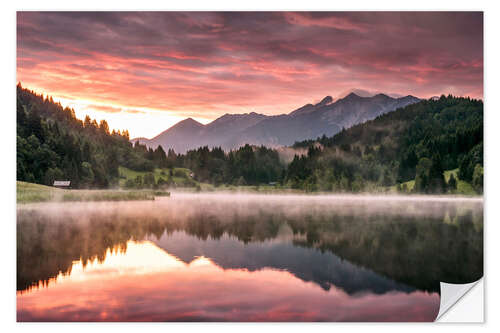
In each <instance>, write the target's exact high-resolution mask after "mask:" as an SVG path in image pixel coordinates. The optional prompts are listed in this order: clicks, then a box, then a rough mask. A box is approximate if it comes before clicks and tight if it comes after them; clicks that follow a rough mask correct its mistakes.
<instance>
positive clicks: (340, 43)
mask: <svg viewBox="0 0 500 333" xmlns="http://www.w3.org/2000/svg"><path fill="white" fill-rule="evenodd" d="M17 33H18V38H17V80H18V81H20V82H21V83H22V84H23V85H24V86H26V87H28V88H31V89H36V90H39V91H43V92H44V93H45V94H50V95H52V96H54V98H58V100H60V101H61V103H63V102H64V103H66V104H67V105H68V106H69V105H74V108H75V111H76V114H77V115H78V116H79V117H81V116H82V115H83V116H84V114H89V115H91V116H94V117H96V118H99V119H107V120H109V123H110V126H111V127H112V128H119V129H122V128H128V129H129V131H130V133H131V135H132V136H146V137H151V136H154V135H156V134H158V133H159V132H160V131H162V130H164V129H166V128H168V127H169V126H171V125H172V124H174V123H175V122H177V121H178V120H180V119H183V118H186V117H193V118H195V119H197V120H201V121H204V122H207V121H209V120H213V119H215V118H217V117H219V116H221V115H223V114H224V113H244V112H252V111H255V112H260V113H265V114H280V113H285V112H286V113H288V112H290V111H292V110H293V109H295V108H297V107H300V106H302V105H304V104H306V103H309V102H311V101H314V100H318V99H321V98H322V97H324V96H326V95H332V96H337V95H339V94H340V93H342V92H343V91H346V90H348V89H352V88H357V89H364V90H378V91H384V92H391V93H397V94H401V95H408V94H411V95H415V96H418V97H423V98H427V97H431V96H434V95H440V94H443V93H444V94H449V93H451V94H454V95H461V96H471V97H474V98H482V96H483V15H482V13H479V12H477V13H468V12H455V13H451V12H417V13H412V12H376V13H370V12H333V13H329V12H312V13H307V12H300V13H286V12H258V13H254V12H244V13H231V12H223V13H211V12H191V13H186V12H98V13H93V12H55V13H54V12H19V13H18V14H17ZM135 111H144V112H145V113H144V114H143V113H141V112H135Z"/></svg>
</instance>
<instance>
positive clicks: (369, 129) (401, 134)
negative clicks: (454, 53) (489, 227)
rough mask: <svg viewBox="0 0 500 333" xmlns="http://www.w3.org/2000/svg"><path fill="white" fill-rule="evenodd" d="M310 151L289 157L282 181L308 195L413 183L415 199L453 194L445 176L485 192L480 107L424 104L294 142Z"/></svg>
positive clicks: (462, 101)
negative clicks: (332, 133) (454, 171)
mask: <svg viewBox="0 0 500 333" xmlns="http://www.w3.org/2000/svg"><path fill="white" fill-rule="evenodd" d="M294 147H296V148H299V147H301V148H308V149H309V150H308V154H307V155H306V156H295V158H294V160H293V161H292V163H291V164H290V165H289V167H288V170H287V175H286V180H285V181H286V182H288V183H289V184H290V186H291V187H294V188H302V189H306V190H311V191H314V190H327V191H330V190H334V191H335V190H341V191H354V192H356V191H362V190H370V189H372V188H375V187H378V186H391V185H398V189H399V190H400V191H403V192H404V191H407V189H405V186H404V185H400V184H402V183H404V182H406V181H409V180H413V179H415V187H414V191H415V192H419V193H445V192H453V191H454V189H455V188H456V183H457V180H456V179H455V178H454V177H451V178H450V180H449V181H448V183H447V182H446V181H445V179H444V176H443V172H444V171H445V170H451V169H456V168H459V171H458V177H459V179H461V180H464V181H467V182H470V183H472V185H473V186H474V188H475V190H476V191H477V192H478V193H481V192H482V187H483V103H482V101H479V100H471V99H469V98H458V97H453V96H448V97H445V96H441V98H439V99H437V100H423V101H421V102H419V103H416V104H413V105H409V106H407V107H405V108H402V109H398V110H396V111H393V112H390V113H387V114H384V115H382V116H379V117H378V118H376V119H374V120H371V121H367V122H365V123H363V124H359V125H355V126H353V127H351V128H349V129H347V130H342V131H341V132H340V133H338V134H337V135H335V136H333V137H325V136H323V137H322V138H318V139H317V140H308V141H303V142H297V143H295V145H294Z"/></svg>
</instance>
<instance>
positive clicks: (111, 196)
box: [16, 181, 170, 203]
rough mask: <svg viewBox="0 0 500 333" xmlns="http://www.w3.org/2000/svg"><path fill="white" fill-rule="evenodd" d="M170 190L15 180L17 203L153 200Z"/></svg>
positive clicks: (167, 194)
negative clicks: (66, 186) (61, 185)
mask: <svg viewBox="0 0 500 333" xmlns="http://www.w3.org/2000/svg"><path fill="white" fill-rule="evenodd" d="M169 195H170V192H166V191H153V190H66V189H59V188H55V187H50V186H45V185H40V184H33V183H27V182H21V181H17V183H16V197H17V203H34V202H49V201H56V202H74V201H128V200H154V199H155V196H169Z"/></svg>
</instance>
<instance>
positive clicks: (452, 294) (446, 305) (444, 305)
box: [435, 278, 482, 321]
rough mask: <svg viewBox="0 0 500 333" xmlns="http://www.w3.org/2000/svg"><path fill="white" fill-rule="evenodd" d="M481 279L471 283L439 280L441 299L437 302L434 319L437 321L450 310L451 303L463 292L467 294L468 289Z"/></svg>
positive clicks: (458, 298)
mask: <svg viewBox="0 0 500 333" xmlns="http://www.w3.org/2000/svg"><path fill="white" fill-rule="evenodd" d="M481 279H482V278H481ZM481 279H479V280H477V281H475V282H472V283H464V284H453V283H446V282H440V287H441V299H440V304H439V313H438V315H437V317H436V319H435V321H437V320H438V319H439V318H440V317H441V316H443V315H444V314H445V313H446V312H447V311H448V310H450V309H451V308H452V307H453V305H455V304H456V303H457V302H458V301H459V300H460V299H461V298H462V297H463V296H464V295H465V294H467V293H468V292H469V290H471V289H472V288H473V287H474V286H475V285H476V284H477V283H478V282H479V281H481Z"/></svg>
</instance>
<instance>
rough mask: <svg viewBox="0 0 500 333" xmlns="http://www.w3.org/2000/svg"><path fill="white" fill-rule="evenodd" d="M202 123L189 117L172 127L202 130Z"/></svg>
mask: <svg viewBox="0 0 500 333" xmlns="http://www.w3.org/2000/svg"><path fill="white" fill-rule="evenodd" d="M203 126H205V125H203V124H202V123H200V122H198V121H196V120H194V119H193V118H191V117H189V118H186V119H184V120H181V121H179V122H178V123H177V124H175V125H174V126H172V127H171V128H174V127H175V128H200V127H203Z"/></svg>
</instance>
